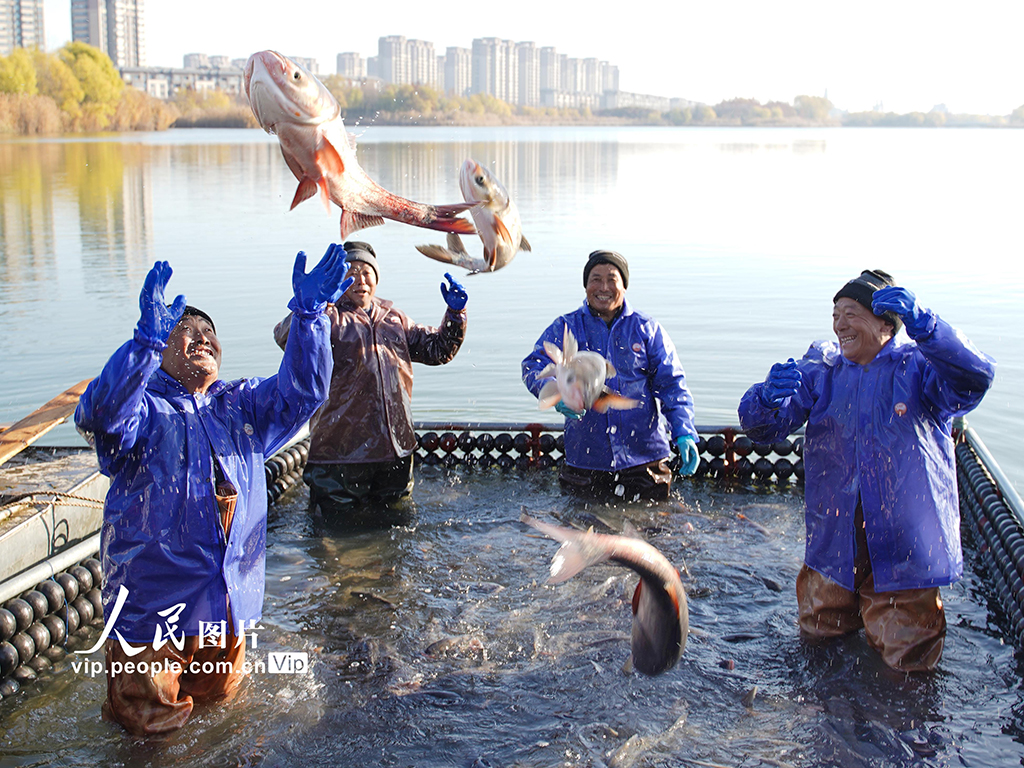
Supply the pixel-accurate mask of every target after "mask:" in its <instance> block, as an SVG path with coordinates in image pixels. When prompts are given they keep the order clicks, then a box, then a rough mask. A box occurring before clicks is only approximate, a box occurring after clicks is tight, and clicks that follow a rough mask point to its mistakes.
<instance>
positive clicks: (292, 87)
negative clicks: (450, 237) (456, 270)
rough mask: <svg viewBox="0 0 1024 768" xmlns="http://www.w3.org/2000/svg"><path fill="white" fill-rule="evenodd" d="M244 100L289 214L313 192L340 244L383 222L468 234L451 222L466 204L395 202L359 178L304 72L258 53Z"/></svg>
mask: <svg viewBox="0 0 1024 768" xmlns="http://www.w3.org/2000/svg"><path fill="white" fill-rule="evenodd" d="M244 83H245V95H246V98H248V100H249V106H250V107H252V113H253V114H254V115H255V116H256V120H257V121H258V122H259V124H260V127H261V128H263V130H265V131H266V132H267V133H270V134H276V135H277V138H278V140H279V142H280V144H281V154H282V155H284V159H285V162H286V163H288V167H289V168H290V169H291V172H292V173H293V174H295V178H297V179H298V180H299V186H298V189H296V190H295V197H294V198H293V199H292V208H294V207H295V206H296V205H298V204H299V203H301V202H302V201H304V200H306V199H308V198H310V197H312V196H313V195H315V194H316V193H317V190H318V189H319V190H320V196H321V199H322V200H323V203H324V205H325V206H326V207H327V210H328V211H330V203H331V201H334V203H335V204H336V205H337V206H338V207H339V208H341V239H342V240H345V239H346V238H348V236H349V235H350V234H351V233H352V232H355V231H356V230H359V229H363V228H365V227H375V226H378V225H381V224H383V223H384V219H393V220H395V221H400V222H403V223H405V224H412V225H413V226H416V227H426V228H427V229H439V230H441V231H442V232H460V233H462V234H467V235H472V234H474V233H475V232H476V229H475V228H474V227H473V223H472V222H471V221H469V220H468V219H463V218H459V215H458V214H460V213H462V212H463V211H465V210H467V209H469V208H471V207H472V206H473V205H474V203H455V204H453V205H427V204H424V203H417V202H413V201H412V200H407V199H406V198H404V197H399V196H398V195H395V194H393V193H391V192H389V191H388V190H386V189H384V188H383V187H382V186H380V185H379V184H378V183H377V182H375V181H374V180H373V179H371V178H370V177H369V175H367V173H366V171H364V170H363V169H362V168H361V167H360V166H359V163H358V162H357V161H356V139H355V136H353V135H352V134H350V133H347V132H346V131H345V124H344V122H342V119H341V107H340V106H339V105H338V100H337V99H335V98H334V96H333V94H331V92H330V91H329V90H327V87H326V86H325V85H324V84H323V83H321V82H320V81H319V80H318V79H317V78H316V77H314V76H313V75H312V74H310V73H309V72H308V71H307V70H306V69H304V68H303V67H301V66H299V65H298V64H296V63H295V62H293V61H291V60H290V59H288V58H287V57H286V56H282V55H281V54H279V53H277V52H276V51H259V52H258V53H254V54H253V55H252V56H250V57H249V60H248V61H247V62H246V64H245V74H244Z"/></svg>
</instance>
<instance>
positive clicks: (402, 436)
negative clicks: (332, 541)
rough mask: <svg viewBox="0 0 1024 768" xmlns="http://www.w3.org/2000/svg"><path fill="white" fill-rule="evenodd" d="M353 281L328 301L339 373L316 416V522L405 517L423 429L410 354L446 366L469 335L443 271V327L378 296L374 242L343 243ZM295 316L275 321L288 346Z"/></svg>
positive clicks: (368, 523) (311, 470) (334, 524)
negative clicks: (415, 407)
mask: <svg viewBox="0 0 1024 768" xmlns="http://www.w3.org/2000/svg"><path fill="white" fill-rule="evenodd" d="M344 247H345V255H346V258H347V259H348V261H349V263H350V264H351V269H350V271H349V275H350V276H351V277H352V278H353V280H355V282H354V283H353V284H352V287H351V288H349V289H348V291H347V292H346V293H345V295H344V296H342V297H341V299H339V300H338V301H337V302H336V303H335V304H332V305H331V306H329V307H328V308H327V316H328V318H329V319H330V321H331V348H332V350H333V354H334V369H335V376H334V377H333V378H332V380H331V387H330V394H329V396H328V398H327V402H326V403H324V405H323V407H322V408H321V409H320V411H319V412H318V413H317V414H316V416H315V417H314V418H313V419H311V420H310V431H311V439H310V446H309V458H308V460H307V462H306V467H305V469H304V470H303V474H302V479H303V480H304V481H305V483H306V485H308V486H309V506H310V512H311V513H312V515H313V519H314V522H315V523H316V524H317V527H320V525H321V524H326V525H328V526H329V527H331V528H339V527H340V528H354V527H380V526H387V525H391V524H395V523H401V522H405V521H406V518H407V513H408V509H406V508H405V507H406V505H404V504H401V503H399V502H401V500H402V499H405V498H406V497H408V496H409V495H410V494H411V493H412V487H413V472H412V469H413V452H414V451H415V450H416V445H417V443H416V432H415V431H414V428H413V421H412V384H413V368H412V364H413V363H422V364H424V365H444V364H445V363H448V362H450V361H451V360H453V359H454V358H455V355H456V353H457V352H458V351H459V347H460V346H461V345H462V341H463V339H464V338H465V337H466V322H467V321H466V302H467V300H468V297H467V295H466V291H465V289H464V288H463V287H462V286H461V285H460V284H459V283H457V282H456V281H455V280H454V279H452V277H451V275H448V274H445V277H446V278H447V279H448V284H445V283H441V296H442V298H443V299H444V302H445V304H446V305H447V306H446V310H445V313H444V317H443V318H442V321H441V324H440V326H439V327H437V328H431V327H428V326H423V325H419V324H417V323H414V322H413V321H412V320H410V319H409V318H408V317H407V316H406V314H405V313H404V312H402V311H401V310H399V309H398V308H397V307H395V306H394V305H393V304H392V303H391V302H390V301H387V300H383V299H380V298H378V297H377V283H378V282H379V281H380V267H379V265H378V263H377V256H376V254H375V253H374V250H373V248H372V246H370V244H369V243H365V242H362V241H359V240H350V241H348V242H346V243H345V246H344ZM288 327H289V318H287V317H286V318H285V319H284V320H282V321H281V322H280V323H279V324H278V326H277V328H275V330H274V337H275V339H276V340H277V343H278V344H279V345H280V346H281V347H282V348H283V347H284V345H285V343H286V342H287V339H288Z"/></svg>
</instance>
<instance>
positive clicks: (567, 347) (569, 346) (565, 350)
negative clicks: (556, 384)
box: [562, 323, 579, 360]
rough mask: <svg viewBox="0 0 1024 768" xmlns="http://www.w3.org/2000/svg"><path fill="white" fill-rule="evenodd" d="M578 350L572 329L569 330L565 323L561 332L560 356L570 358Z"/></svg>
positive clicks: (574, 355)
mask: <svg viewBox="0 0 1024 768" xmlns="http://www.w3.org/2000/svg"><path fill="white" fill-rule="evenodd" d="M578 351H579V346H578V345H577V344H576V337H575V336H573V335H572V331H570V330H569V324H568V323H566V324H565V331H564V332H563V333H562V356H563V357H564V358H565V359H566V360H572V358H574V357H576V353H577V352H578Z"/></svg>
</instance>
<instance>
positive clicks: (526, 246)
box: [519, 235, 533, 251]
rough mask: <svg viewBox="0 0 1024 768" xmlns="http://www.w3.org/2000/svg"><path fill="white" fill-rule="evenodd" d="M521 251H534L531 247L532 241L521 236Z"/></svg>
mask: <svg viewBox="0 0 1024 768" xmlns="http://www.w3.org/2000/svg"><path fill="white" fill-rule="evenodd" d="M519 250H520V251H532V250H533V248H531V247H530V241H529V240H527V239H526V235H519Z"/></svg>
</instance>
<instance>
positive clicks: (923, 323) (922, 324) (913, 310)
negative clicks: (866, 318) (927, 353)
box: [871, 285, 935, 339]
mask: <svg viewBox="0 0 1024 768" xmlns="http://www.w3.org/2000/svg"><path fill="white" fill-rule="evenodd" d="M871 310H872V311H873V312H874V313H875V314H876V315H880V314H882V313H883V312H895V313H896V314H897V315H899V317H900V320H902V321H903V325H904V326H905V327H906V329H907V335H908V336H909V337H910V338H912V339H917V338H919V337H921V336H926V335H927V334H929V333H931V332H932V331H934V330H935V317H934V316H933V315H932V313H931V312H929V311H928V310H927V309H925V308H924V307H922V306H921V305H920V304H918V303H917V297H916V296H915V295H914V294H913V293H911V292H910V291H908V290H907V289H906V288H900V287H898V286H895V285H893V286H889V287H886V288H880V289H879V290H877V291H875V295H874V296H873V297H872V299H871Z"/></svg>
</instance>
